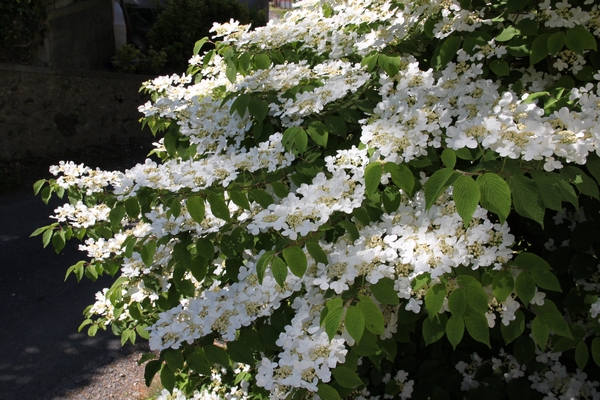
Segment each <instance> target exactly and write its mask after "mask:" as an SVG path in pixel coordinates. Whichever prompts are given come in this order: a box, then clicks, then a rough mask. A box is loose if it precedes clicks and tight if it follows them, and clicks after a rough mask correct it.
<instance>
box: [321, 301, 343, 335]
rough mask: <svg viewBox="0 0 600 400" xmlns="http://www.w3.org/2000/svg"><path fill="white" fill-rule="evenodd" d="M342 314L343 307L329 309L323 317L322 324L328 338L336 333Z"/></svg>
mask: <svg viewBox="0 0 600 400" xmlns="http://www.w3.org/2000/svg"><path fill="white" fill-rule="evenodd" d="M343 314H344V309H343V308H342V307H339V308H334V309H329V307H328V312H327V316H326V317H325V321H323V322H324V325H325V332H327V336H329V340H332V339H333V337H334V336H335V335H336V334H337V331H338V328H339V326H340V323H341V322H342V315H343Z"/></svg>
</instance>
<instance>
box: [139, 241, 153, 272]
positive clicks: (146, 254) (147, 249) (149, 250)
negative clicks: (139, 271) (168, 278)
mask: <svg viewBox="0 0 600 400" xmlns="http://www.w3.org/2000/svg"><path fill="white" fill-rule="evenodd" d="M155 252H156V241H155V240H150V241H148V242H147V243H145V244H144V246H143V247H142V248H141V249H140V256H142V261H143V262H144V264H146V265H147V266H148V267H150V266H152V264H153V263H154V253H155Z"/></svg>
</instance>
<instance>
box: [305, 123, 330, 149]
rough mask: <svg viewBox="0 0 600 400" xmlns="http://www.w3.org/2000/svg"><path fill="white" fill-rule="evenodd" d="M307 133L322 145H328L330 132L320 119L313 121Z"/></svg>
mask: <svg viewBox="0 0 600 400" xmlns="http://www.w3.org/2000/svg"><path fill="white" fill-rule="evenodd" d="M306 133H308V136H310V137H311V139H312V140H314V141H315V143H316V144H318V145H319V146H321V147H327V140H328V138H329V132H328V131H327V127H326V126H325V124H323V123H322V122H319V121H315V122H311V123H310V124H309V126H308V128H307V129H306Z"/></svg>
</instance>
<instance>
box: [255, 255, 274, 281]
mask: <svg viewBox="0 0 600 400" xmlns="http://www.w3.org/2000/svg"><path fill="white" fill-rule="evenodd" d="M273 256H274V252H273V251H267V252H265V253H264V254H263V255H262V256H260V258H259V259H258V261H257V262H256V275H257V276H258V282H259V283H260V284H262V282H263V278H264V276H265V271H266V269H267V267H268V266H269V265H270V264H271V258H272V257H273Z"/></svg>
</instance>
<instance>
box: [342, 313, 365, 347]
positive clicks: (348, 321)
mask: <svg viewBox="0 0 600 400" xmlns="http://www.w3.org/2000/svg"><path fill="white" fill-rule="evenodd" d="M344 326H345V327H346V330H347V331H348V334H349V335H350V336H351V337H352V338H353V339H354V340H356V343H357V344H358V343H359V342H360V339H361V338H362V335H363V332H364V331H365V317H364V316H363V313H362V312H361V311H360V309H358V307H356V306H350V307H348V309H347V310H346V316H345V317H344Z"/></svg>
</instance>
